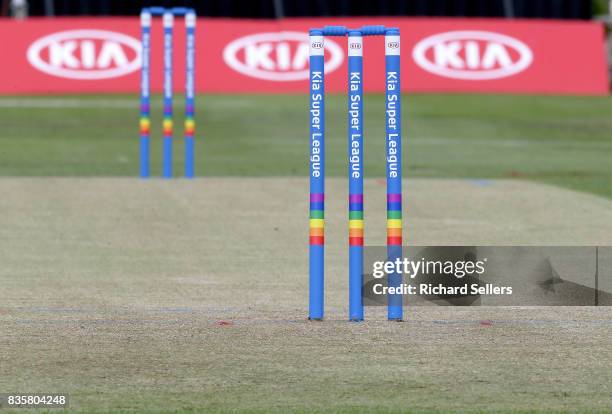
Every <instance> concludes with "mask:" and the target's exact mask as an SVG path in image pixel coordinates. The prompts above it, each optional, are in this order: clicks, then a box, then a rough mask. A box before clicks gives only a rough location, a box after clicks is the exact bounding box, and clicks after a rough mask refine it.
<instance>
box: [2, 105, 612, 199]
mask: <svg viewBox="0 0 612 414" xmlns="http://www.w3.org/2000/svg"><path fill="white" fill-rule="evenodd" d="M137 107H138V104H137V99H136V97H134V96H87V97H79V96H62V97H57V96H56V97H40V98H23V97H19V98H17V97H14V98H13V97H4V98H0V125H2V132H0V148H1V150H0V175H5V176H94V175H97V176H113V175H119V176H121V175H123V176H135V175H137V174H138V108H137ZM307 107H308V102H307V97H306V96H305V95H299V96H295V95H275V96H261V95H206V96H200V97H199V98H198V102H197V135H196V136H197V140H198V142H197V173H198V175H205V176H307V168H308V162H307V154H308V112H307ZM152 108H153V125H152V129H153V131H154V136H153V140H152V151H153V152H152V157H153V165H152V172H153V174H156V175H159V173H160V171H161V165H160V149H161V142H160V135H161V132H160V130H161V128H160V127H159V125H160V122H161V121H160V116H161V102H160V99H154V100H153V106H152ZM182 108H183V103H182V100H181V97H176V106H175V111H176V112H175V113H176V116H175V122H176V128H175V129H176V137H177V138H180V135H181V131H182V119H183V118H182V114H181V111H182ZM383 111H384V97H383V95H367V96H366V100H365V140H366V148H365V169H366V175H367V176H373V177H376V176H383V174H384V151H385V150H384V112H383ZM610 114H612V99H611V98H601V97H559V96H548V97H543V96H510V95H504V96H496V95H404V97H403V121H404V125H405V128H404V142H405V143H406V147H405V165H406V169H405V172H404V174H405V175H406V176H411V177H442V178H445V177H452V178H462V177H470V178H519V179H529V180H536V181H541V182H545V183H550V184H555V185H561V186H564V187H568V188H572V189H576V190H581V191H588V192H592V193H595V194H599V195H603V196H606V197H612V173H611V171H612V168H611V167H610V165H611V164H610V163H611V162H612V159H611V156H610V154H611V151H612V116H611V115H610ZM326 121H327V131H328V136H327V144H326V145H327V173H328V175H329V176H343V175H345V174H346V163H347V161H346V136H345V131H346V122H347V121H346V97H345V96H344V95H331V96H328V99H327V117H326ZM176 142H177V145H176V146H175V171H176V172H177V173H180V172H182V168H183V167H182V139H177V141H176Z"/></svg>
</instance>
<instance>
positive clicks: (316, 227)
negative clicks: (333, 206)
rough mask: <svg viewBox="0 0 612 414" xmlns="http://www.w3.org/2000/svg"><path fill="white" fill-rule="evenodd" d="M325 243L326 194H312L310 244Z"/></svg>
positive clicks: (320, 244) (319, 244) (321, 244)
mask: <svg viewBox="0 0 612 414" xmlns="http://www.w3.org/2000/svg"><path fill="white" fill-rule="evenodd" d="M324 244H325V194H316V193H315V194H311V195H310V245H311V246H323V245H324Z"/></svg>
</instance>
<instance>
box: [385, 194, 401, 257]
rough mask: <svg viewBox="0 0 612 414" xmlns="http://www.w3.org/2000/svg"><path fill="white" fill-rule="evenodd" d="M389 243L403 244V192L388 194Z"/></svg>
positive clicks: (393, 244)
mask: <svg viewBox="0 0 612 414" xmlns="http://www.w3.org/2000/svg"><path fill="white" fill-rule="evenodd" d="M387 245H388V246H401V245H402V195H401V194H387Z"/></svg>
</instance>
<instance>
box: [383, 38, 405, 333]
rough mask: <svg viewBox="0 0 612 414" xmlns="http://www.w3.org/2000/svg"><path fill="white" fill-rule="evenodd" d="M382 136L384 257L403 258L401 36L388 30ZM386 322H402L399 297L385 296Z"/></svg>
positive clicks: (391, 280)
mask: <svg viewBox="0 0 612 414" xmlns="http://www.w3.org/2000/svg"><path fill="white" fill-rule="evenodd" d="M385 79H386V81H385V106H386V108H385V113H386V115H385V132H386V141H387V142H386V147H387V168H386V174H387V256H388V260H390V261H395V260H396V259H398V258H401V257H402V122H401V91H400V33H399V29H396V28H389V29H387V30H386V33H385ZM387 281H388V286H389V287H394V288H399V287H400V286H401V284H402V275H401V274H399V273H395V272H394V273H391V274H389V275H388V276H387ZM387 300H388V303H387V318H388V319H389V320H394V321H401V320H402V318H403V309H402V295H401V294H399V293H393V294H387Z"/></svg>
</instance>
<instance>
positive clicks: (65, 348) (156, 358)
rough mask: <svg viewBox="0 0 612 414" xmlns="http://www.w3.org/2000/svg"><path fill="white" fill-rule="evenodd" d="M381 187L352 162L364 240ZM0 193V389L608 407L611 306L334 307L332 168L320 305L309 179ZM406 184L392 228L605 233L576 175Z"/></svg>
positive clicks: (403, 404) (284, 408)
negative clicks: (562, 181)
mask: <svg viewBox="0 0 612 414" xmlns="http://www.w3.org/2000/svg"><path fill="white" fill-rule="evenodd" d="M384 193H385V187H384V183H383V182H382V181H380V180H369V181H366V188H365V191H364V194H365V197H366V200H365V202H366V206H365V212H366V213H365V214H366V217H365V223H366V230H365V231H366V244H369V245H375V244H378V245H381V244H383V243H384V240H385V216H384V214H385V197H384ZM0 194H2V196H1V197H0V212H1V213H2V214H0V229H1V237H0V263H1V266H0V281H1V288H0V392H54V393H68V394H69V395H70V398H71V400H70V406H71V407H70V408H71V409H74V410H81V411H84V412H98V411H100V412H102V411H104V412H125V411H128V410H131V411H145V410H146V411H149V412H158V411H159V412H161V411H167V410H175V411H176V412H183V411H186V412H196V411H203V412H227V411H231V412H283V413H285V412H361V411H366V410H369V411H375V412H377V411H378V412H410V411H419V412H434V411H435V412H437V411H440V412H444V411H448V410H459V411H478V410H494V411H499V412H516V411H521V410H534V409H535V410H537V411H543V412H550V411H555V412H556V411H559V412H578V411H583V412H593V411H612V401H611V399H610V395H612V308H606V307H599V308H593V307H583V308H573V307H561V308H559V307H557V308H487V307H482V308H451V307H413V308H411V307H410V306H407V307H406V308H405V315H406V322H404V323H390V322H387V321H385V315H384V311H385V310H384V309H369V308H368V309H367V310H366V318H367V321H366V322H364V323H348V322H346V321H345V320H346V308H347V250H348V249H347V248H346V233H347V231H346V226H347V218H346V216H347V213H346V200H347V193H346V182H345V180H343V179H329V180H327V194H328V196H327V199H326V207H327V211H326V244H327V256H326V260H327V263H326V265H327V266H326V270H327V273H326V289H327V290H326V311H327V315H326V319H327V320H326V321H324V322H318V323H316V322H308V321H306V313H307V300H308V298H307V282H308V280H307V279H308V278H307V274H308V268H307V232H308V223H307V214H308V204H307V197H308V192H307V181H306V180H303V179H297V178H296V179H287V178H246V179H242V178H203V179H197V180H194V181H191V182H190V181H185V180H175V181H172V182H168V181H162V180H157V179H152V180H148V181H142V180H137V179H131V178H0ZM405 194H406V198H405V200H406V203H405V204H406V205H405V209H404V215H405V221H404V227H405V235H404V237H405V239H406V241H407V242H408V244H415V245H417V244H418V245H435V244H447V245H448V244H450V245H453V244H458V245H462V244H474V245H477V244H481V245H483V244H503V245H508V244H510V245H513V244H533V245H537V244H557V245H594V244H599V245H611V244H612V201H610V200H606V199H601V198H598V197H596V196H592V195H588V194H582V193H575V192H571V191H568V190H561V189H558V188H554V187H549V186H545V185H539V184H533V183H526V182H519V181H503V180H502V181H469V180H442V179H416V180H407V181H406V183H405ZM481 321H490V322H486V323H481Z"/></svg>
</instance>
